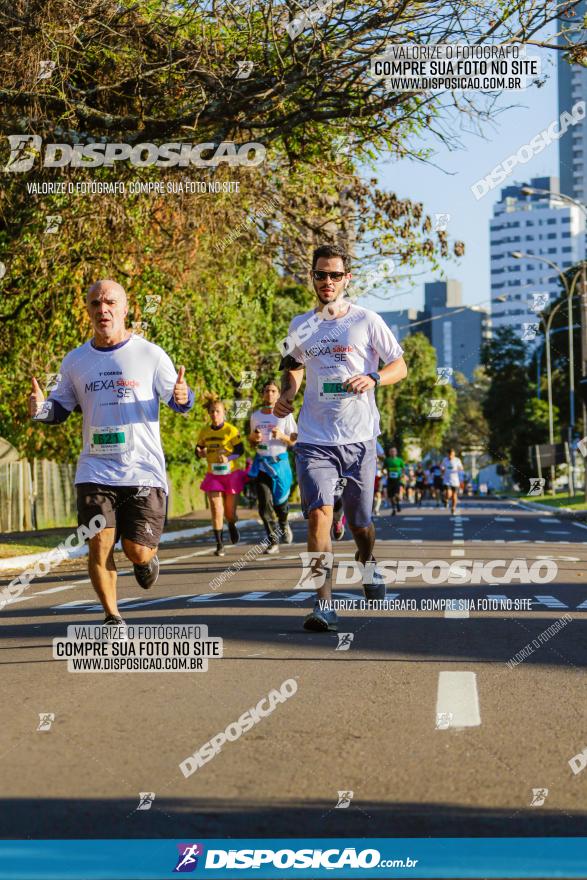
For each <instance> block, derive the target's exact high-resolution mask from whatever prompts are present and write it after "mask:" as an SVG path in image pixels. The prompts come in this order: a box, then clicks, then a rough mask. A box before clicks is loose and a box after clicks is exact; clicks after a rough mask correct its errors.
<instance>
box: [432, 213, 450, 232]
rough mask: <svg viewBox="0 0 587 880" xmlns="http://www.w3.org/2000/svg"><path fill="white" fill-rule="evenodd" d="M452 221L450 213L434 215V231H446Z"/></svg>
mask: <svg viewBox="0 0 587 880" xmlns="http://www.w3.org/2000/svg"><path fill="white" fill-rule="evenodd" d="M449 223H450V214H435V215H434V232H446V230H447V229H448V224H449Z"/></svg>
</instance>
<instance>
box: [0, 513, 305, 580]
mask: <svg viewBox="0 0 587 880" xmlns="http://www.w3.org/2000/svg"><path fill="white" fill-rule="evenodd" d="M288 519H289V520H291V521H295V520H298V519H302V513H301V511H299V510H296V511H293V513H290V515H289V517H288ZM259 525H262V521H261V520H260V519H241V520H239V528H245V529H246V528H250V527H252V526H259ZM211 531H212V526H198V527H197V528H194V529H180V530H179V531H177V532H164V533H163V534H162V535H161V540H160V542H159V545H161V544H172V543H173V542H174V541H181V540H182V539H183V538H197V537H199V536H200V535H206V534H208V533H209V532H211ZM60 543H61V542H60ZM57 546H59V545H57ZM55 549H56V548H55V547H52V548H51V549H50V550H43V551H42V552H41V553H29V554H28V555H27V556H9V557H7V558H6V559H0V572H2V571H18V570H19V569H21V568H27V567H28V566H31V565H34V564H35V563H36V562H41V561H45V560H46V559H47V557H48V556H49V554H50V553H53V551H54V550H55ZM115 549H116V550H121V549H122V546H121V544H120V541H119V542H118V544H116V546H115ZM87 553H88V547H87V544H85V543H84V545H83V546H82V547H74V548H72V549H66V548H64V549H63V556H62V558H61V559H60V560H59V561H60V562H64V561H65V560H69V559H79V558H80V557H82V556H86V555H87Z"/></svg>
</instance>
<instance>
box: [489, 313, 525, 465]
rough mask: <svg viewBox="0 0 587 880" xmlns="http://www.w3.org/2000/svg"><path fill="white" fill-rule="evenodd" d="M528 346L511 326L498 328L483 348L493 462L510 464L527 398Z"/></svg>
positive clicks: (490, 450) (490, 446) (490, 449)
mask: <svg viewBox="0 0 587 880" xmlns="http://www.w3.org/2000/svg"><path fill="white" fill-rule="evenodd" d="M527 354H528V352H527V347H526V345H525V344H524V343H523V342H522V340H521V339H520V338H519V337H518V336H517V335H516V332H515V330H514V329H513V328H512V327H498V329H497V330H496V331H495V333H494V335H493V338H492V339H491V340H490V341H489V342H488V343H487V344H486V345H485V346H484V347H483V351H482V355H481V362H482V365H483V366H484V368H485V372H486V374H487V376H488V378H489V388H488V390H487V395H486V396H485V399H484V402H483V414H484V416H485V418H486V419H487V422H488V424H489V438H488V444H487V447H488V448H487V451H488V453H489V454H490V455H491V457H492V458H493V460H494V461H507V462H509V461H511V451H512V449H513V447H514V445H515V443H516V436H517V434H518V432H519V431H520V427H521V425H522V423H523V420H524V412H525V407H526V401H527V400H528V398H529V377H528V365H527Z"/></svg>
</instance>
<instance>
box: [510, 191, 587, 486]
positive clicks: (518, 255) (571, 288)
mask: <svg viewBox="0 0 587 880" xmlns="http://www.w3.org/2000/svg"><path fill="white" fill-rule="evenodd" d="M524 189H526V188H524ZM524 189H522V192H524ZM528 189H529V187H528ZM511 256H512V257H514V259H516V260H524V259H526V260H541V261H542V262H543V263H547V264H548V265H549V266H550V267H551V268H552V269H554V271H555V272H556V274H557V275H558V276H559V278H560V279H561V281H562V284H563V287H564V289H565V292H566V294H567V312H568V334H569V441H570V442H569V448H570V449H571V448H572V436H573V431H574V428H575V346H574V340H573V296H574V295H575V287H576V284H577V280H578V279H579V276H581V277H583V274H584V272H585V261H584V260H583V261H582V264H581V269H580V270H579V271H577V272H576V273H575V275H574V276H573V280H572V282H571V284H570V285H569V282H568V281H567V276H566V275H565V274H564V272H563V271H562V269H561V268H560V266H558V265H557V264H556V263H554V262H553V261H552V260H549V259H548V258H547V257H543V256H542V255H541V254H527V253H524V252H523V251H512V253H511ZM562 304H563V303H562V302H560V303H559V304H558V305H557V306H555V308H554V309H552V311H551V312H550V314H549V316H548V322H546V323H545V322H544V319H542V318H541V320H542V322H543V323H545V326H546V327H547V330H546V369H547V382H548V422H549V429H550V441H549V442H550V443H554V434H553V421H554V419H553V412H552V375H551V369H550V327H551V325H552V318H553V317H554V315H555V314H556V313H557V312H558V310H559V308H560V307H561V306H562ZM581 326H582V327H583V323H582V324H581ZM573 468H574V456H573V453H571V470H573ZM553 472H554V466H552V467H551V476H552V474H553ZM570 482H571V483H572V484H573V486H574V474H573V473H572V474H571V481H570ZM551 491H552V493H553V494H554V482H552V485H551ZM586 491H587V481H586ZM573 492H574V488H573Z"/></svg>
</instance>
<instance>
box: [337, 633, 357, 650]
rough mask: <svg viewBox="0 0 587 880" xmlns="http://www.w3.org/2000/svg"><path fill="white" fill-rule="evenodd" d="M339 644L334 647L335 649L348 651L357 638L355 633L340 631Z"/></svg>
mask: <svg viewBox="0 0 587 880" xmlns="http://www.w3.org/2000/svg"><path fill="white" fill-rule="evenodd" d="M337 635H338V645H337V646H336V648H335V649H334V650H335V651H348V650H349V649H350V647H351V644H352V641H353V639H354V638H355V634H354V633H338V634H337Z"/></svg>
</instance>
